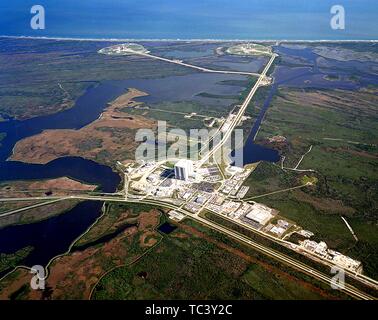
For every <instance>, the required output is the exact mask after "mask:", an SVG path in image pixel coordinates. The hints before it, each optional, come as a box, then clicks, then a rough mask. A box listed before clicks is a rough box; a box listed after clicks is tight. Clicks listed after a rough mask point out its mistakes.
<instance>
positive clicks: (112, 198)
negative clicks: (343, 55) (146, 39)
mask: <svg viewBox="0 0 378 320" xmlns="http://www.w3.org/2000/svg"><path fill="white" fill-rule="evenodd" d="M134 53H135V54H138V55H142V56H146V57H149V58H153V59H158V60H162V61H166V62H170V63H175V64H179V65H182V66H185V67H190V68H194V69H198V70H200V71H203V72H213V73H225V74H244V75H253V76H259V77H258V79H257V81H256V83H255V85H254V86H253V87H252V89H251V91H250V92H249V94H248V96H247V97H246V99H245V100H244V102H243V104H242V105H241V106H240V109H239V111H238V113H237V114H236V116H235V118H234V119H233V121H232V123H231V125H230V127H229V129H228V130H227V132H226V133H225V134H224V135H223V137H222V139H221V140H220V142H219V143H218V144H217V145H215V146H214V147H213V148H212V150H211V151H210V152H209V153H208V154H206V155H205V156H204V157H203V158H202V159H201V162H200V163H201V165H202V164H203V163H205V162H206V161H207V160H208V159H210V157H211V156H212V155H214V154H215V152H217V151H218V150H219V149H220V148H221V147H222V146H223V144H224V143H225V142H227V140H228V139H229V137H230V135H231V134H232V131H233V130H234V129H235V127H236V126H237V125H238V124H239V122H240V120H241V118H242V116H243V115H244V113H245V110H246V109H247V107H248V105H249V104H250V102H251V100H252V98H253V96H254V94H255V93H256V91H257V89H258V88H259V87H260V85H261V82H262V81H263V80H264V79H265V78H266V74H267V72H268V71H269V68H270V67H271V65H272V63H273V62H274V59H275V58H276V56H277V55H276V54H273V55H272V57H271V59H270V60H269V62H268V63H267V65H266V66H265V68H264V70H263V72H262V73H261V74H256V73H249V72H238V71H222V70H211V69H207V68H202V67H198V66H194V65H190V64H187V63H183V62H181V61H177V60H170V59H166V58H162V57H157V56H154V55H150V54H146V53H138V52H134ZM201 165H200V166H201ZM124 182H125V187H126V186H127V185H128V178H127V177H126V176H125V181H124ZM127 189H128V188H127ZM66 199H77V200H92V201H109V202H128V203H145V204H153V205H157V206H161V207H165V208H168V209H172V210H176V211H178V212H180V213H182V214H184V215H185V216H187V217H188V218H190V219H193V220H195V221H197V222H199V223H201V224H203V225H205V226H207V227H210V228H212V229H214V230H217V231H218V232H221V233H223V234H225V235H227V236H229V237H232V238H234V239H236V240H237V241H239V242H242V243H244V244H246V245H248V246H250V247H252V248H253V249H255V250H257V251H259V252H261V253H263V254H265V255H268V256H270V257H272V258H275V259H277V260H279V261H281V262H283V263H285V264H287V265H289V266H291V267H293V268H295V269H296V270H299V271H301V272H303V273H305V274H308V275H310V276H312V277H314V278H316V279H318V280H319V281H322V282H324V283H327V284H328V285H330V283H331V280H332V278H331V277H330V276H328V275H326V274H323V273H322V272H320V271H318V270H316V269H314V268H311V267H309V266H307V265H306V264H304V263H302V262H299V261H296V260H294V259H293V258H290V257H289V256H287V255H285V254H283V253H280V252H278V251H276V250H273V249H271V248H269V247H266V246H264V245H261V244H259V243H257V242H255V241H253V240H251V239H249V238H247V237H246V236H244V235H242V234H240V233H238V232H236V231H234V230H231V229H228V228H226V227H224V226H221V225H219V224H217V223H214V222H212V221H209V220H207V219H205V218H203V217H200V216H198V215H194V214H192V213H190V212H189V211H187V210H185V209H184V208H183V206H184V204H185V203H184V204H183V205H180V206H177V205H175V204H172V203H169V202H165V201H162V200H156V199H150V198H147V197H145V198H141V199H137V198H134V199H133V198H131V197H128V194H127V191H126V193H125V194H123V195H120V194H119V193H117V194H114V195H112V194H109V195H107V194H103V195H89V194H84V195H68V196H40V197H19V198H17V197H13V198H0V202H10V201H31V200H49V201H46V202H44V203H40V204H36V205H32V206H29V207H27V209H31V208H35V207H38V206H42V205H47V204H49V203H53V202H56V201H61V200H66ZM27 209H23V208H21V209H16V210H13V211H10V212H7V213H6V215H10V214H14V213H17V212H19V211H20V210H27ZM346 273H348V274H349V275H352V276H354V278H355V279H357V280H360V281H361V278H362V279H364V280H365V283H369V284H370V285H371V284H372V283H373V284H374V285H376V284H377V281H375V280H373V279H370V278H368V277H366V276H362V275H355V274H354V273H351V272H348V271H347V270H346ZM357 276H358V277H359V278H357ZM341 290H342V291H344V292H345V293H347V294H349V295H351V296H353V297H355V298H358V299H366V300H371V299H374V297H372V296H370V295H368V294H366V293H363V292H361V291H359V290H358V289H356V288H354V287H353V286H351V285H349V284H345V288H343V289H341Z"/></svg>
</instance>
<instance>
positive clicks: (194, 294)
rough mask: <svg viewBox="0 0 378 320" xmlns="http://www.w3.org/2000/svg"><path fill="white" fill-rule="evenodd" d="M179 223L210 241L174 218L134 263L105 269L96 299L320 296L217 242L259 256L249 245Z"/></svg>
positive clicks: (190, 223) (204, 229) (199, 227)
mask: <svg viewBox="0 0 378 320" xmlns="http://www.w3.org/2000/svg"><path fill="white" fill-rule="evenodd" d="M182 224H183V225H184V226H186V227H188V226H189V227H192V228H195V229H196V230H197V231H199V232H200V233H202V234H203V235H205V236H209V237H211V239H215V241H208V239H206V238H203V237H202V236H200V235H199V234H198V233H195V234H193V233H192V232H191V231H190V229H189V230H188V229H187V228H181V227H180V225H181V224H179V225H178V228H177V229H176V230H175V231H173V232H172V233H171V234H169V235H165V236H164V238H163V240H162V242H161V243H160V244H159V245H158V246H157V247H156V248H154V249H153V251H151V252H149V253H148V255H145V256H144V257H143V258H142V259H141V260H139V261H138V262H137V263H135V264H133V265H131V266H128V267H121V268H118V269H115V270H114V271H112V272H110V273H109V274H108V275H106V276H105V277H104V278H103V279H102V280H101V282H100V283H99V284H98V286H97V287H96V290H95V292H94V295H93V296H92V297H93V298H94V299H100V300H101V299H163V298H164V299H322V298H324V295H321V294H320V293H319V292H318V291H317V290H318V289H316V290H314V289H309V288H308V287H307V286H306V285H303V284H301V283H300V281H299V280H298V279H297V280H295V281H294V282H293V279H292V278H291V277H290V276H289V277H288V275H287V274H285V273H275V272H274V270H270V269H269V267H267V266H266V265H265V264H261V263H260V262H258V260H256V263H254V262H251V261H250V260H249V261H248V260H245V258H242V257H241V256H240V255H237V254H235V253H234V252H232V251H230V250H226V249H225V248H220V247H219V246H218V245H217V243H218V242H222V243H223V244H226V245H228V246H229V248H231V249H235V250H240V249H242V252H243V253H246V254H247V255H249V256H250V257H252V259H255V257H259V259H263V258H262V257H260V256H259V255H258V254H257V253H256V252H253V251H252V252H251V251H248V250H246V248H245V247H243V246H242V245H239V244H237V243H235V242H234V241H231V240H230V239H228V238H226V237H224V236H223V235H221V234H219V233H216V232H214V231H211V230H210V229H207V228H204V227H201V226H200V225H198V224H197V223H196V222H194V221H185V222H183V223H182ZM238 252H240V251H238ZM264 259H265V258H264ZM259 261H260V260H259ZM261 261H264V260H261ZM270 263H271V261H270ZM274 264H275V262H273V265H274ZM267 268H268V269H267ZM280 270H285V267H283V266H280ZM323 294H324V292H323ZM326 296H327V295H326ZM328 297H333V298H334V297H335V296H332V295H330V296H328ZM344 298H345V297H344Z"/></svg>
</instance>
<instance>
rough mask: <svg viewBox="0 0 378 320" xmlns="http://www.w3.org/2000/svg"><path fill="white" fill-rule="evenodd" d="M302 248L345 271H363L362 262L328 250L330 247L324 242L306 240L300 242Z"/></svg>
mask: <svg viewBox="0 0 378 320" xmlns="http://www.w3.org/2000/svg"><path fill="white" fill-rule="evenodd" d="M300 248H301V249H303V250H305V251H307V252H310V253H311V254H314V255H316V256H319V257H321V258H323V259H327V260H329V261H331V262H333V263H334V264H336V265H338V266H340V267H342V268H344V269H348V270H350V271H353V272H360V271H361V269H362V265H361V262H360V261H357V260H354V259H352V258H350V257H348V256H345V255H343V254H342V253H340V252H338V251H335V250H332V249H328V246H327V244H326V243H325V242H324V241H321V242H316V241H313V240H309V239H306V240H303V241H300Z"/></svg>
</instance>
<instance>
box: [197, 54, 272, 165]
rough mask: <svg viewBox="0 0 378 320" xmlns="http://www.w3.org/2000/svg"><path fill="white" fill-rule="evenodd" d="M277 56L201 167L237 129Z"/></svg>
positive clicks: (266, 67) (260, 77)
mask: <svg viewBox="0 0 378 320" xmlns="http://www.w3.org/2000/svg"><path fill="white" fill-rule="evenodd" d="M276 57H277V55H276V54H273V55H272V57H271V58H270V60H269V62H268V63H267V65H266V66H265V68H264V70H263V72H262V73H261V74H260V76H259V78H258V79H257V81H256V83H255V85H254V86H253V87H252V89H251V91H250V92H249V94H248V96H247V97H246V98H245V100H244V102H243V104H242V105H241V106H240V109H239V111H238V113H237V114H236V117H235V118H234V120H233V121H232V124H231V125H230V127H229V129H228V130H227V132H226V133H225V134H224V135H223V137H222V139H221V140H220V142H219V143H218V144H217V145H216V146H214V147H213V148H212V149H211V151H209V152H208V153H207V154H206V155H204V157H203V158H202V159H201V160H200V161H199V167H200V166H202V165H203V164H204V163H205V162H206V161H208V160H209V159H210V158H211V156H212V155H213V154H215V152H217V151H218V150H219V149H220V148H221V147H222V146H223V145H224V144H225V143H226V142H227V140H228V139H229V137H230V136H231V134H232V131H233V130H234V129H235V127H236V126H237V125H238V123H239V122H240V120H241V118H242V116H243V115H244V112H245V110H246V109H247V107H248V106H249V104H250V102H251V100H252V98H253V96H254V95H255V93H256V91H257V89H258V88H259V87H260V85H261V82H262V81H263V80H264V79H265V77H266V74H267V72H268V70H269V68H270V67H271V65H272V63H273V61H274V59H275V58H276Z"/></svg>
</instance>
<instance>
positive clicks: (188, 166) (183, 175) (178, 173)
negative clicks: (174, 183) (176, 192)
mask: <svg viewBox="0 0 378 320" xmlns="http://www.w3.org/2000/svg"><path fill="white" fill-rule="evenodd" d="M193 173H194V172H193V162H192V161H191V160H186V159H181V160H179V161H177V162H176V164H175V178H176V179H179V180H184V181H187V180H188V179H189V177H190V176H193Z"/></svg>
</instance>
